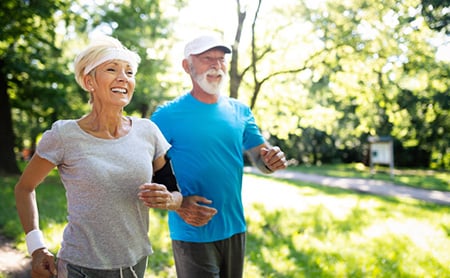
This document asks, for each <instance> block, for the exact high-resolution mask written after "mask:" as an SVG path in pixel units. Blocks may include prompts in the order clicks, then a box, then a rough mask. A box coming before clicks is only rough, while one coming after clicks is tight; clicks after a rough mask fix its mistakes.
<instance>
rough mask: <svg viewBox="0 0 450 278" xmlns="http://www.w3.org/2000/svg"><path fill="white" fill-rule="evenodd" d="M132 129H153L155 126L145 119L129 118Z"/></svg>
mask: <svg viewBox="0 0 450 278" xmlns="http://www.w3.org/2000/svg"><path fill="white" fill-rule="evenodd" d="M130 119H131V122H132V125H133V127H136V128H137V129H154V128H157V127H156V124H155V123H154V122H152V121H151V120H150V119H147V118H138V117H130Z"/></svg>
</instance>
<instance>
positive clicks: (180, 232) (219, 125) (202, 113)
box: [151, 93, 264, 242]
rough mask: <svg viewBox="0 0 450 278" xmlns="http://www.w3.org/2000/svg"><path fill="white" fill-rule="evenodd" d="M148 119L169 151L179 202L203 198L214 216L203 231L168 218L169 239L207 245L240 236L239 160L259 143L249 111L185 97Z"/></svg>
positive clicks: (227, 102)
mask: <svg viewBox="0 0 450 278" xmlns="http://www.w3.org/2000/svg"><path fill="white" fill-rule="evenodd" d="M151 119H152V120H153V121H154V122H155V123H156V124H157V125H158V127H159V128H160V129H161V131H162V133H163V134H164V136H165V137H166V139H167V141H168V142H169V143H170V144H171V145H172V147H171V149H170V150H169V157H170V158H171V160H172V164H173V165H172V166H173V169H174V172H175V175H176V177H177V181H178V183H179V186H180V188H181V192H182V194H183V196H190V195H199V196H203V197H206V198H207V199H210V200H212V204H211V205H210V206H212V207H214V208H216V209H217V210H218V213H217V214H216V215H215V216H213V218H212V220H211V221H210V222H209V223H208V224H207V225H205V226H202V227H195V226H192V225H189V224H187V223H186V222H184V220H183V219H182V218H181V217H179V216H178V214H177V213H176V212H169V227H170V235H171V238H172V239H174V240H182V241H188V242H212V241H217V240H222V239H225V238H228V237H231V236H232V235H234V234H237V233H241V232H244V231H245V230H246V225H245V218H244V210H243V207H242V197H241V190H242V175H243V166H244V160H243V155H244V151H245V150H248V149H251V148H253V147H256V146H258V145H260V144H262V143H264V138H263V136H262V135H261V132H260V131H259V129H258V127H257V125H256V123H255V119H254V117H253V115H252V113H251V110H250V108H249V107H248V106H246V105H244V104H243V103H241V102H239V101H237V100H236V99H232V98H228V97H225V96H220V98H219V100H218V102H217V103H213V104H206V103H203V102H200V101H198V100H197V99H195V98H194V97H193V96H192V95H191V94H190V93H187V94H185V95H183V96H180V97H178V98H176V99H175V100H173V101H171V102H169V103H167V104H165V105H163V106H160V107H158V109H157V110H156V111H155V113H154V114H153V115H152V118H151ZM202 205H205V204H202Z"/></svg>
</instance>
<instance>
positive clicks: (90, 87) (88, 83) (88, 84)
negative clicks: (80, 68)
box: [83, 74, 94, 92]
mask: <svg viewBox="0 0 450 278" xmlns="http://www.w3.org/2000/svg"><path fill="white" fill-rule="evenodd" d="M83 82H84V88H85V89H86V90H87V91H90V92H92V91H94V84H93V82H92V76H91V75H89V74H87V75H85V76H84V78H83Z"/></svg>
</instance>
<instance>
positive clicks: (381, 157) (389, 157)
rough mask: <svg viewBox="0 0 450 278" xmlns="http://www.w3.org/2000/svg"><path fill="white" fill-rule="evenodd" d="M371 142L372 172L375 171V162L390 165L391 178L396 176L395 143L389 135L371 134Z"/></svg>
mask: <svg viewBox="0 0 450 278" xmlns="http://www.w3.org/2000/svg"><path fill="white" fill-rule="evenodd" d="M369 143H370V172H371V173H372V174H374V173H375V170H374V167H373V166H374V164H382V165H389V167H390V172H391V178H392V177H394V143H393V140H392V138H391V137H389V136H381V137H378V136H371V137H369Z"/></svg>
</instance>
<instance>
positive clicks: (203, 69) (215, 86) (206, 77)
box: [190, 49, 227, 95]
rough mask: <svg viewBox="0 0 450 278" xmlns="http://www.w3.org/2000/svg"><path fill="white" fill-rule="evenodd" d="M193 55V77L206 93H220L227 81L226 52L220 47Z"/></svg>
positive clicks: (191, 68)
mask: <svg viewBox="0 0 450 278" xmlns="http://www.w3.org/2000/svg"><path fill="white" fill-rule="evenodd" d="M191 57H192V59H191V63H190V70H191V75H192V78H193V79H194V80H195V81H196V82H197V83H198V85H199V86H200V87H201V88H202V89H203V90H204V91H205V92H206V93H208V94H211V95H219V94H220V92H221V90H222V88H223V87H224V85H225V84H226V81H227V80H226V79H227V66H226V60H225V53H224V52H223V51H222V50H220V49H211V50H208V51H206V52H203V53H201V54H198V55H192V56H191Z"/></svg>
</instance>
